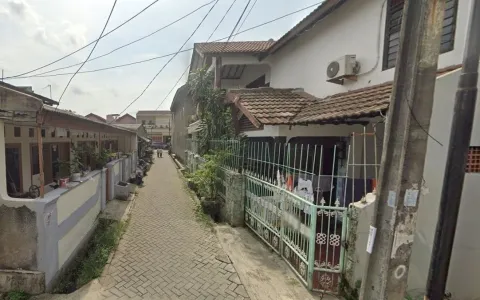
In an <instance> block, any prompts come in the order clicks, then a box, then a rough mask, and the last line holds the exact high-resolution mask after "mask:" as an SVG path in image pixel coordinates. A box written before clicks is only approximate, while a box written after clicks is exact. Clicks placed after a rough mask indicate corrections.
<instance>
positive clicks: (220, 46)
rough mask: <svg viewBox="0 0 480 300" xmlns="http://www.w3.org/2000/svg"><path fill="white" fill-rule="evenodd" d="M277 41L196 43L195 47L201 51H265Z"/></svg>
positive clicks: (213, 52)
mask: <svg viewBox="0 0 480 300" xmlns="http://www.w3.org/2000/svg"><path fill="white" fill-rule="evenodd" d="M274 43H275V41H274V40H268V41H241V42H228V43H225V42H213V43H196V44H195V48H196V49H197V50H198V51H199V52H201V53H212V54H215V53H263V52H266V51H267V50H268V49H269V48H270V46H272V45H273V44H274Z"/></svg>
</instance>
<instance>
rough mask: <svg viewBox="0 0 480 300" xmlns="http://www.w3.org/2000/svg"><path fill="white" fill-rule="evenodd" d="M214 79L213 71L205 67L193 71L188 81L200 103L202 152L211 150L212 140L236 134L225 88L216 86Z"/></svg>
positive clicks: (196, 99) (231, 136)
mask: <svg viewBox="0 0 480 300" xmlns="http://www.w3.org/2000/svg"><path fill="white" fill-rule="evenodd" d="M213 81H214V74H213V72H210V71H208V70H207V69H205V68H203V69H199V70H197V71H195V72H193V73H191V75H190V79H189V82H188V84H189V88H190V93H191V95H192V96H193V99H194V101H195V102H196V103H197V105H198V112H199V117H200V125H199V132H198V136H199V138H198V142H199V147H198V149H199V152H200V154H205V153H208V152H209V151H210V146H209V141H210V140H212V139H231V138H233V137H234V136H235V131H234V129H233V126H232V125H233V124H232V115H231V110H230V108H229V107H227V106H226V105H225V103H224V99H225V90H222V89H216V88H214V86H213Z"/></svg>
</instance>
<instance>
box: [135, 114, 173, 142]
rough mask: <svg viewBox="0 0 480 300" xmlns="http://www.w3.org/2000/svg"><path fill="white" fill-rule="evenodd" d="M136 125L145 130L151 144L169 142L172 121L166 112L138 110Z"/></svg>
mask: <svg viewBox="0 0 480 300" xmlns="http://www.w3.org/2000/svg"><path fill="white" fill-rule="evenodd" d="M137 123H139V124H143V125H144V126H145V128H146V129H147V133H148V136H149V138H150V139H151V140H152V142H153V143H169V142H170V140H171V132H172V121H171V112H170V111H168V110H139V111H138V112H137Z"/></svg>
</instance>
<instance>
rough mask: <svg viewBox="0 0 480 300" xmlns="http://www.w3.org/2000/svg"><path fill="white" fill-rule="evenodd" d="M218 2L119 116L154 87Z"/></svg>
mask: <svg viewBox="0 0 480 300" xmlns="http://www.w3.org/2000/svg"><path fill="white" fill-rule="evenodd" d="M218 1H220V0H216V1H215V3H214V4H213V5H212V6H211V7H210V9H209V10H208V12H207V13H206V14H205V16H204V17H203V19H202V20H201V21H200V23H199V24H198V25H197V27H196V28H195V30H193V32H192V33H191V34H190V36H189V37H188V38H187V39H186V40H185V42H184V43H183V44H182V46H180V48H179V49H178V51H177V52H176V53H175V54H174V55H173V56H172V57H171V58H170V59H169V60H168V61H167V62H166V63H165V64H164V65H163V66H162V68H161V69H160V70H159V71H158V72H157V74H155V76H153V78H152V80H150V82H149V83H148V84H147V86H146V87H145V88H144V89H143V91H142V92H141V93H140V95H138V96H137V97H136V98H135V99H133V101H132V102H130V103H129V104H128V105H127V107H125V108H124V109H123V110H122V111H121V112H120V113H119V115H121V114H123V113H124V112H125V111H126V110H127V109H128V108H129V107H130V106H132V104H134V103H135V102H137V100H138V99H140V98H141V97H142V96H143V94H144V93H145V92H146V91H147V90H148V88H149V87H150V85H152V83H153V81H155V79H156V78H157V77H158V75H160V73H161V72H162V71H163V70H164V69H165V67H166V66H168V65H169V64H170V62H171V61H172V60H173V59H174V58H175V57H176V56H177V55H178V53H180V51H182V49H183V47H185V45H186V44H187V43H188V41H189V40H190V39H191V38H192V37H193V35H194V34H195V33H196V32H197V31H198V29H199V28H200V26H202V24H203V22H204V21H205V19H207V17H208V15H210V12H211V11H212V10H213V8H214V7H215V6H216V5H217V3H218Z"/></svg>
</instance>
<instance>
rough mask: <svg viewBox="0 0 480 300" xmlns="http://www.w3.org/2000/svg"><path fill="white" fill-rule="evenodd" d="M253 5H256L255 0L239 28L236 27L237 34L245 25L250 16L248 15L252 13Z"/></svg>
mask: <svg viewBox="0 0 480 300" xmlns="http://www.w3.org/2000/svg"><path fill="white" fill-rule="evenodd" d="M255 4H257V0H255V1H254V2H253V4H252V6H250V9H249V10H248V13H247V15H246V16H245V18H244V19H243V21H242V23H241V24H240V26H238V30H237V33H238V32H239V31H240V30H241V29H242V27H243V24H245V21H246V20H247V19H248V17H249V16H250V13H251V12H252V10H253V8H254V7H255Z"/></svg>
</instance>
